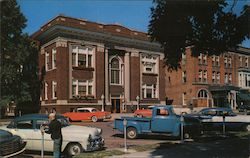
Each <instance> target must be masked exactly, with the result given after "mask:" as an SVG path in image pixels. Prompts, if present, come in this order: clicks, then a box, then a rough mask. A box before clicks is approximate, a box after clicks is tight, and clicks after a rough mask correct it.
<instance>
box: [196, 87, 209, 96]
mask: <svg viewBox="0 0 250 158" xmlns="http://www.w3.org/2000/svg"><path fill="white" fill-rule="evenodd" d="M199 94H201V96H199ZM205 95H206V96H205ZM197 97H198V98H208V97H209V94H208V91H207V90H206V89H200V90H199V91H198V93H197Z"/></svg>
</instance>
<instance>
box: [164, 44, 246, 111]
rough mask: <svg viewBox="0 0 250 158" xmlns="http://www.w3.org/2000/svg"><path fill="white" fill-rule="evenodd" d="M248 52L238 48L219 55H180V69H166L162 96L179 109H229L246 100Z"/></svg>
mask: <svg viewBox="0 0 250 158" xmlns="http://www.w3.org/2000/svg"><path fill="white" fill-rule="evenodd" d="M249 60H250V49H249V48H243V47H239V48H238V49H237V50H230V51H228V52H226V53H224V54H222V55H220V56H216V55H213V56H207V55H206V53H202V52H201V53H200V55H199V56H198V57H194V56H192V55H191V47H187V49H186V51H185V53H183V54H182V60H181V63H180V65H181V68H179V69H178V70H177V71H168V70H167V69H166V97H167V98H168V100H171V101H172V102H173V104H174V105H176V106H182V107H189V106H190V107H212V106H228V105H229V106H231V107H232V108H234V109H235V108H236V107H237V105H239V104H245V103H246V102H248V101H250V96H249V92H248V90H249V89H250V82H249V81H250V74H249V72H250V63H249Z"/></svg>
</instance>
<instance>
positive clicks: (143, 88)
mask: <svg viewBox="0 0 250 158" xmlns="http://www.w3.org/2000/svg"><path fill="white" fill-rule="evenodd" d="M154 86H155V88H154ZM147 89H149V90H151V93H152V98H147ZM142 92H143V99H156V98H158V95H157V86H156V85H155V84H152V85H147V84H143V85H142Z"/></svg>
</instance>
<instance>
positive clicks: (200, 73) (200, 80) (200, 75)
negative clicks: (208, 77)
mask: <svg viewBox="0 0 250 158" xmlns="http://www.w3.org/2000/svg"><path fill="white" fill-rule="evenodd" d="M199 82H202V70H199Z"/></svg>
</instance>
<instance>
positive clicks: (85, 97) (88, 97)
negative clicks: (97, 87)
mask: <svg viewBox="0 0 250 158" xmlns="http://www.w3.org/2000/svg"><path fill="white" fill-rule="evenodd" d="M71 99H73V100H86V99H95V97H94V95H83V96H72V98H71Z"/></svg>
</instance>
